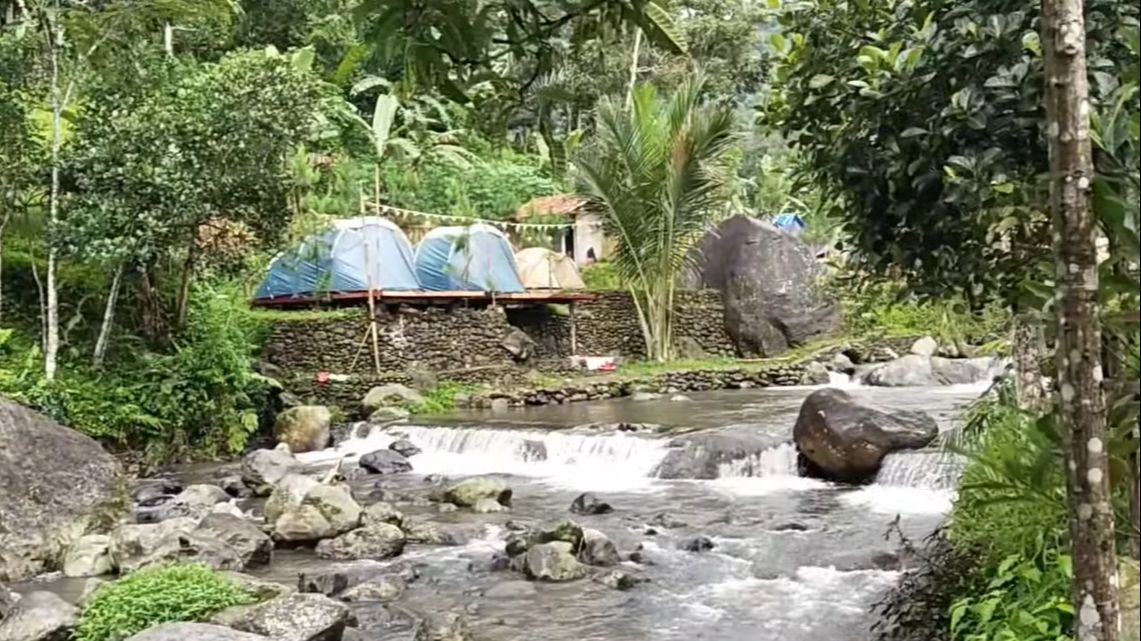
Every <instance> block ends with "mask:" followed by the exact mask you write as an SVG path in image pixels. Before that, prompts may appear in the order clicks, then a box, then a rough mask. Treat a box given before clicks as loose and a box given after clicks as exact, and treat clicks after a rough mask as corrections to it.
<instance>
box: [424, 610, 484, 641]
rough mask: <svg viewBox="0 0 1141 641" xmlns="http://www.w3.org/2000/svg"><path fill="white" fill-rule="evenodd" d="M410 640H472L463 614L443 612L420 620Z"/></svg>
mask: <svg viewBox="0 0 1141 641" xmlns="http://www.w3.org/2000/svg"><path fill="white" fill-rule="evenodd" d="M412 641H472V636H471V632H470V631H469V630H468V625H467V620H466V619H464V617H463V615H460V614H456V613H455V612H445V613H441V614H432V615H429V616H428V618H427V619H425V620H423V621H421V622H420V624H419V625H418V626H417V627H416V636H415V637H413V639H412Z"/></svg>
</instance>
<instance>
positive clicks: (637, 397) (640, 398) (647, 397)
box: [630, 392, 662, 403]
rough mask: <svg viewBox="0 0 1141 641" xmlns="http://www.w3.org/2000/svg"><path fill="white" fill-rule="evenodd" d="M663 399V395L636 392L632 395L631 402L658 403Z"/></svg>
mask: <svg viewBox="0 0 1141 641" xmlns="http://www.w3.org/2000/svg"><path fill="white" fill-rule="evenodd" d="M661 398H662V395H661V394H658V393H657V392H634V393H633V394H631V395H630V400H632V401H637V402H639V403H642V402H645V401H656V400H660V399H661Z"/></svg>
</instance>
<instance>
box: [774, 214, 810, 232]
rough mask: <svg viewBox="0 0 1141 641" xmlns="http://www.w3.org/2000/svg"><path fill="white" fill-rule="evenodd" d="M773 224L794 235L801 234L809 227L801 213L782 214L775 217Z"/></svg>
mask: <svg viewBox="0 0 1141 641" xmlns="http://www.w3.org/2000/svg"><path fill="white" fill-rule="evenodd" d="M773 225H774V226H776V228H777V229H780V230H783V231H785V232H788V233H789V234H792V235H793V236H799V235H800V234H801V233H802V232H803V231H804V230H805V228H807V227H808V223H806V222H804V219H803V218H801V217H800V214H780V215H778V216H777V217H776V218H774V219H773Z"/></svg>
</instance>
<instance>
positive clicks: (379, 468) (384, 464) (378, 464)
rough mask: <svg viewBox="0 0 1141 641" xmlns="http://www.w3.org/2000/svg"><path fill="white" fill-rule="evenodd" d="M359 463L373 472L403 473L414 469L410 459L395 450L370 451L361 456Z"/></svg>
mask: <svg viewBox="0 0 1141 641" xmlns="http://www.w3.org/2000/svg"><path fill="white" fill-rule="evenodd" d="M357 464H358V465H360V466H361V467H362V468H364V469H365V470H368V471H369V472H372V473H373V474H403V473H404V472H411V471H412V464H411V463H409V462H408V459H407V458H405V457H404V455H403V454H401V453H399V452H396V451H393V450H376V451H375V452H369V453H368V454H365V455H364V456H362V457H360V459H359V460H358V461H357Z"/></svg>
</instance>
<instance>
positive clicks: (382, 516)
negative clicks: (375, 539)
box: [361, 501, 404, 527]
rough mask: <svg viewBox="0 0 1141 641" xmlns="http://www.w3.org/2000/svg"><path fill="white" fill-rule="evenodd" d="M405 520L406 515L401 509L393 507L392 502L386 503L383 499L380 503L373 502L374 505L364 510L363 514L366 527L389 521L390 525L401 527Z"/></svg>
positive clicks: (362, 519) (363, 522) (362, 518)
mask: <svg viewBox="0 0 1141 641" xmlns="http://www.w3.org/2000/svg"><path fill="white" fill-rule="evenodd" d="M403 521H404V515H403V514H401V513H400V510H397V509H396V508H394V507H392V505H391V504H390V503H385V502H383V501H381V502H380V503H373V504H372V505H370V506H368V507H366V508H365V509H364V512H363V513H362V514H361V523H362V524H363V525H364V526H365V527H369V526H371V525H375V524H378V523H387V524H388V525H395V526H396V527H400V524H401V523H402V522H403Z"/></svg>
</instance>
